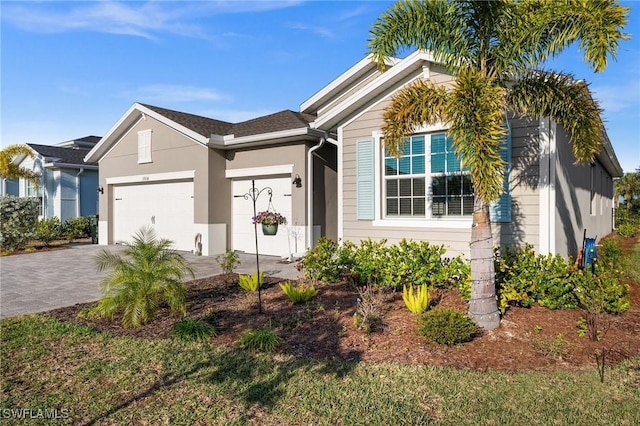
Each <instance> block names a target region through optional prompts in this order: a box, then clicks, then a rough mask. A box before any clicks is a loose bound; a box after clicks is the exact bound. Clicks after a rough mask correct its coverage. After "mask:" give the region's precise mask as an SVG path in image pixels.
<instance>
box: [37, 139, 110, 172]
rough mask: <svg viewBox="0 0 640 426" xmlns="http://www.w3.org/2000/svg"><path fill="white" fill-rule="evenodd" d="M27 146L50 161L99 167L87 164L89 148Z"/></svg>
mask: <svg viewBox="0 0 640 426" xmlns="http://www.w3.org/2000/svg"><path fill="white" fill-rule="evenodd" d="M94 137H97V136H94ZM98 139H100V138H98ZM27 145H29V146H30V147H31V148H32V149H33V150H34V151H36V152H37V153H38V154H40V155H42V156H43V157H45V158H46V159H47V160H49V161H54V162H57V163H68V164H78V165H82V164H88V165H92V166H93V165H97V163H85V162H84V160H83V158H84V157H85V155H87V153H89V151H90V149H89V148H66V147H60V146H50V145H38V144H34V143H28V144H27Z"/></svg>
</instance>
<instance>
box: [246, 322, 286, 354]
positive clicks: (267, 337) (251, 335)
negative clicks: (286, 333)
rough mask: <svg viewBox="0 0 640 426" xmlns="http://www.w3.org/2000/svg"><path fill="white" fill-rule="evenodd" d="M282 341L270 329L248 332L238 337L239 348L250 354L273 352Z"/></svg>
mask: <svg viewBox="0 0 640 426" xmlns="http://www.w3.org/2000/svg"><path fill="white" fill-rule="evenodd" d="M280 343H282V339H281V338H280V336H278V335H277V334H276V333H275V332H274V331H273V330H271V329H270V328H263V329H258V330H250V331H247V332H246V333H244V334H243V335H242V336H241V337H240V341H239V344H240V347H241V348H243V349H246V350H248V351H251V352H273V351H275V350H276V348H277V347H278V346H279V345H280Z"/></svg>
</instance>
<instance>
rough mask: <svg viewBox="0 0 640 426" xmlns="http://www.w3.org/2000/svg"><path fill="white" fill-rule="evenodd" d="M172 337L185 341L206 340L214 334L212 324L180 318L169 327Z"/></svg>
mask: <svg viewBox="0 0 640 426" xmlns="http://www.w3.org/2000/svg"><path fill="white" fill-rule="evenodd" d="M171 334H172V335H173V337H175V338H177V339H180V340H186V341H200V340H208V339H210V338H211V337H212V336H215V335H216V330H215V328H213V326H212V325H211V324H209V323H207V322H204V321H202V320H195V319H188V318H185V319H182V320H180V321H178V322H177V323H175V324H174V325H173V327H172V328H171Z"/></svg>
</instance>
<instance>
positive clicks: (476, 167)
mask: <svg viewBox="0 0 640 426" xmlns="http://www.w3.org/2000/svg"><path fill="white" fill-rule="evenodd" d="M505 105H506V104H505V91H504V89H503V88H502V87H500V86H499V85H497V84H496V83H495V81H494V80H493V79H492V78H490V77H485V76H483V75H482V74H481V73H480V72H475V71H471V70H469V71H467V72H462V73H460V75H459V76H458V80H457V81H456V84H455V86H454V89H453V91H452V93H451V100H450V102H449V103H448V104H447V110H446V116H447V118H448V119H449V122H450V123H451V128H450V129H449V135H450V136H451V137H452V138H453V147H454V149H455V152H456V154H457V155H458V156H459V157H460V158H461V160H462V163H463V164H464V166H466V167H467V168H468V169H469V171H470V174H471V181H472V182H473V188H474V192H475V193H476V196H477V197H478V198H479V199H480V200H482V201H484V202H485V203H490V202H492V201H495V200H496V199H498V197H499V196H500V194H501V193H502V191H503V181H504V162H503V160H502V159H501V157H500V148H501V146H502V144H503V141H504V140H505V136H506V129H505V127H504V123H505V119H506V117H505V113H504V111H505V110H506V108H505Z"/></svg>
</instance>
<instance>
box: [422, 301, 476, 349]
mask: <svg viewBox="0 0 640 426" xmlns="http://www.w3.org/2000/svg"><path fill="white" fill-rule="evenodd" d="M477 331H478V327H477V325H476V323H474V322H473V320H472V319H471V318H469V317H468V316H466V315H465V314H463V313H462V312H460V311H457V310H455V309H450V308H436V309H433V310H432V311H429V312H427V313H426V314H424V315H423V316H421V317H420V319H419V320H418V332H419V333H420V334H421V335H422V336H424V337H426V338H427V339H429V340H431V341H432V342H436V343H440V344H442V345H449V346H452V345H458V344H460V343H464V342H469V341H470V340H472V339H473V336H475V334H476V332H477Z"/></svg>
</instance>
